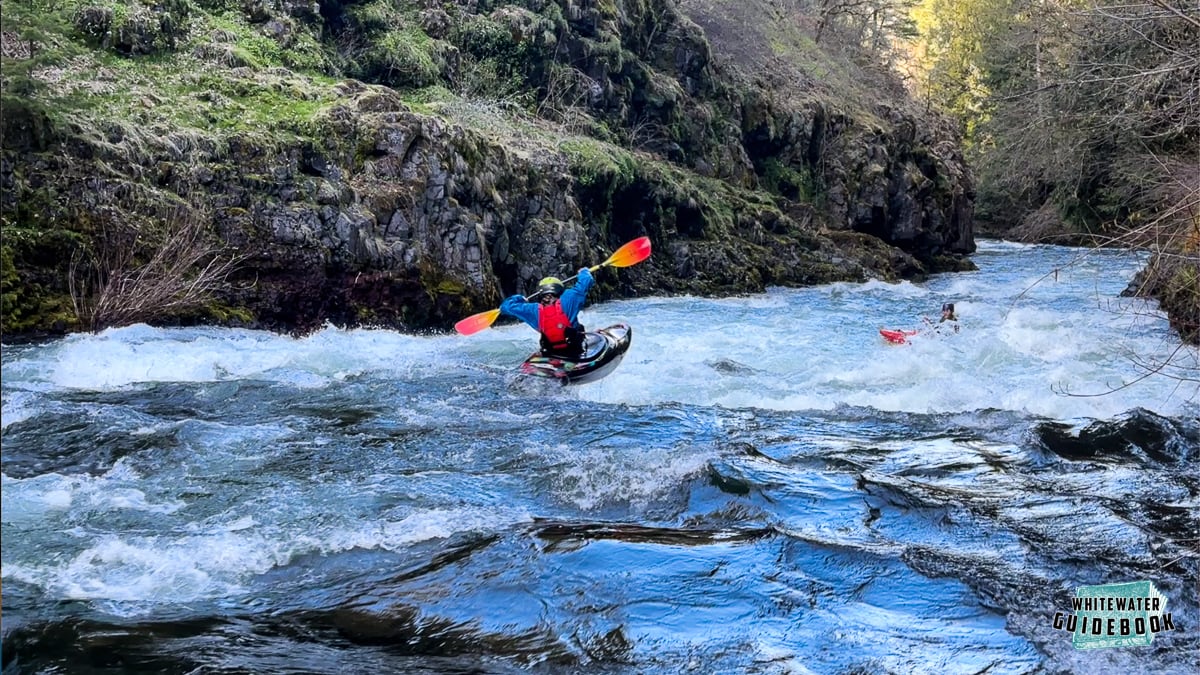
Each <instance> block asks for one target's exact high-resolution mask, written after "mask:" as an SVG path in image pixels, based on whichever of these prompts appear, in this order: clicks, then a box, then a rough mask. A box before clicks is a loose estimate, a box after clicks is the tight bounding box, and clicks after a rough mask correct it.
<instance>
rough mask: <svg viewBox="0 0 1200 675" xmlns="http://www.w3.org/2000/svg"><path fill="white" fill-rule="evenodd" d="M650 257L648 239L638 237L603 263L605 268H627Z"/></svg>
mask: <svg viewBox="0 0 1200 675" xmlns="http://www.w3.org/2000/svg"><path fill="white" fill-rule="evenodd" d="M649 257H650V237H638V238H637V239H634V240H633V241H631V242H629V243H628V244H625V245H624V246H622V247H621V248H619V249H617V251H616V253H613V254H612V255H611V256H609V257H608V260H605V261H604V265H605V266H606V267H629V266H630V265H636V264H638V263H640V262H642V261H643V260H645V259H646V258H649Z"/></svg>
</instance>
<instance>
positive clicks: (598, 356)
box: [521, 323, 633, 384]
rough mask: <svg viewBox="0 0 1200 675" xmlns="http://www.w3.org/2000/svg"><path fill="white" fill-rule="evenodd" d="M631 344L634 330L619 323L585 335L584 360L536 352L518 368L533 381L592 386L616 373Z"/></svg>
mask: <svg viewBox="0 0 1200 675" xmlns="http://www.w3.org/2000/svg"><path fill="white" fill-rule="evenodd" d="M631 340H633V329H632V328H630V327H629V326H628V325H627V324H623V323H618V324H616V325H613V326H609V327H608V328H601V329H600V330H598V331H596V332H594V333H592V332H589V333H585V334H584V346H583V356H581V357H580V358H579V359H567V358H563V357H561V356H543V355H542V353H541V352H540V351H539V352H535V353H534V354H533V355H532V356H530V357H529V358H527V359H525V363H522V364H521V372H522V373H524V374H526V375H533V376H534V377H547V378H554V379H557V380H559V381H560V382H562V383H563V384H584V383H585V382H595V381H596V380H599V379H600V378H602V377H604V376H605V375H608V374H609V373H611V372H612V371H613V370H615V369H616V367H617V366H618V365H620V363H621V359H623V358H625V352H626V351H627V350H628V349H629V343H630V341H631Z"/></svg>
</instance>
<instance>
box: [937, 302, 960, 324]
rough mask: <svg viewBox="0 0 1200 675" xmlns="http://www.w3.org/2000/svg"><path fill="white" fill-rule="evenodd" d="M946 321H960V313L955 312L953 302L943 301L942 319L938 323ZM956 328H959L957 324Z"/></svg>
mask: <svg viewBox="0 0 1200 675" xmlns="http://www.w3.org/2000/svg"><path fill="white" fill-rule="evenodd" d="M946 321H958V315H957V314H955V313H954V303H953V302H945V303H942V320H941V321H939V322H938V323H944V322H946ZM955 330H958V328H957V326H956V327H955Z"/></svg>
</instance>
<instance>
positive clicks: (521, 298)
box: [504, 293, 525, 302]
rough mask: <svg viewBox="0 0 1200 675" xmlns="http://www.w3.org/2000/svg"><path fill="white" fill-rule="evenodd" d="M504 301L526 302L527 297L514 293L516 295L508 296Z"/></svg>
mask: <svg viewBox="0 0 1200 675" xmlns="http://www.w3.org/2000/svg"><path fill="white" fill-rule="evenodd" d="M504 301H505V302H525V296H523V295H521V294H520V293H514V294H512V295H510V296H508V297H507V298H506V299H505V300H504Z"/></svg>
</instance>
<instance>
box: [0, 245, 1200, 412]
mask: <svg viewBox="0 0 1200 675" xmlns="http://www.w3.org/2000/svg"><path fill="white" fill-rule="evenodd" d="M981 248H982V250H981V252H980V253H979V254H978V255H977V256H976V260H977V262H978V264H979V265H980V267H981V270H980V271H979V272H973V273H964V274H955V275H943V276H940V277H938V278H936V279H934V280H932V281H930V282H928V283H925V284H912V283H908V282H904V283H899V284H887V283H882V282H875V281H873V282H869V283H866V284H834V285H830V286H823V287H818V288H809V289H798V290H794V289H773V290H771V291H769V292H767V293H765V294H761V295H755V296H749V297H741V298H727V299H717V300H712V299H703V298H694V297H675V298H650V299H645V300H625V301H618V302H609V303H604V304H601V305H597V306H592V307H589V308H587V309H585V311H584V313H583V314H582V316H581V318H582V320H583V321H584V322H585V323H586V324H587V325H588V326H589V327H592V328H599V327H602V326H605V325H609V324H611V323H615V322H618V321H624V322H627V323H630V324H631V325H633V327H634V340H633V347H632V348H631V349H630V352H629V354H628V355H627V357H626V359H625V361H624V363H623V364H622V365H621V367H620V368H619V369H618V370H617V371H616V373H615V374H614V375H613V376H611V377H609V378H607V379H606V380H603V381H601V382H599V383H595V384H591V385H587V386H583V387H577V388H573V389H569V390H567V391H566V395H568V396H576V397H579V398H581V399H584V400H591V401H597V402H604V403H626V404H632V405H647V404H664V403H672V402H674V403H686V404H695V405H701V406H709V405H716V406H723V407H729V408H739V407H756V408H769V409H778V410H808V409H815V410H824V409H830V408H833V407H835V406H839V405H854V406H865V407H871V408H875V409H878V410H883V411H905V412H968V411H974V410H983V409H1000V410H1012V411H1019V412H1027V413H1031V414H1035V415H1040V416H1045V417H1050V418H1056V419H1064V420H1065V419H1075V418H1107V417H1111V416H1113V415H1116V414H1120V413H1122V412H1124V411H1127V410H1130V409H1132V408H1136V407H1142V408H1147V409H1149V410H1152V411H1155V412H1158V413H1160V414H1163V415H1179V414H1186V413H1188V412H1189V411H1190V412H1194V411H1195V404H1196V400H1197V398H1198V396H1197V393H1198V387H1200V385H1198V384H1197V382H1196V381H1195V377H1196V369H1197V368H1198V366H1200V362H1198V360H1197V354H1196V349H1195V348H1193V347H1187V346H1182V347H1181V345H1180V344H1179V341H1178V338H1177V336H1175V335H1174V334H1173V333H1171V332H1170V331H1169V329H1168V326H1167V321H1166V319H1165V317H1164V316H1163V314H1162V313H1161V312H1160V311H1158V309H1157V306H1156V303H1154V302H1152V301H1146V300H1142V299H1133V298H1121V297H1119V293H1120V291H1121V290H1122V289H1124V288H1125V286H1126V284H1127V283H1128V280H1129V279H1130V278H1131V277H1132V275H1133V273H1134V272H1135V271H1136V268H1137V265H1138V260H1137V259H1136V258H1135V256H1133V255H1130V254H1125V253H1122V252H1114V251H1101V252H1091V253H1087V254H1085V253H1083V252H1080V251H1076V250H1072V249H1063V248H1057V247H1033V246H1023V245H1017V244H1003V243H985V244H984V245H983V246H982V247H981ZM1023 256H1029V257H1033V258H1036V259H1038V260H1039V261H1041V262H1042V264H1041V265H1037V266H1034V268H1033V269H1030V268H1029V267H1028V266H1021V265H1020V264H1018V262H1017V261H1016V260H1015V259H1014V258H1015V257H1023ZM943 302H954V303H955V304H956V307H957V311H958V314H959V316H960V318H961V323H962V327H963V328H962V332H961V333H959V334H957V335H951V336H946V337H939V336H922V337H918V338H916V339H914V340H913V341H912V343H911V344H909V345H903V346H896V345H889V344H887V343H885V342H884V341H883V340H882V339H881V338H880V336H879V334H878V332H877V329H878V328H885V327H887V328H920V327H921V326H922V321H921V317H922V316H926V317H930V318H934V319H936V317H937V313H938V310H939V308H940V306H941V304H942V303H943ZM534 338H535V336H534V334H533V332H532V331H530V330H529V329H528V328H527V327H526V326H524V325H523V324H508V325H501V326H498V327H496V328H493V329H492V330H489V331H486V332H484V333H482V334H478V335H475V336H471V337H462V336H449V335H440V336H424V337H422V336H408V335H400V334H397V333H395V332H392V331H387V330H370V329H358V330H341V329H337V328H332V327H331V328H327V329H325V330H322V331H319V332H317V333H315V334H313V335H311V336H308V337H305V338H301V339H295V338H291V337H287V336H282V335H274V334H269V333H262V332H255V331H246V330H226V329H184V330H159V329H154V328H149V327H146V326H132V327H128V328H121V329H114V330H107V331H104V332H102V333H100V334H98V335H74V336H71V337H69V338H66V339H64V340H61V341H59V342H57V343H54V344H51V345H45V346H40V347H37V348H35V349H28V348H23V349H22V350H21V351H20V355H19V356H18V357H17V358H16V359H6V360H5V362H4V366H3V377H4V380H5V384H6V385H7V386H8V387H10V389H8V390H7V391H6V395H5V398H4V408H3V424H4V425H8V424H11V423H13V422H15V421H20V420H22V419H26V418H27V417H28V416H29V415H31V414H33V413H34V412H35V411H36V409H37V407H38V405H39V397H38V396H37V395H36V392H39V391H50V390H54V389H60V388H69V389H70V388H73V389H83V390H110V389H115V388H120V387H125V386H129V385H134V384H138V383H148V382H213V381H223V380H230V381H234V380H243V379H253V380H267V381H272V382H279V383H281V384H286V385H289V386H294V387H309V388H325V387H336V386H339V383H340V382H343V381H345V380H346V379H347V378H348V377H354V376H357V375H362V374H366V373H370V374H374V375H380V376H386V377H391V378H395V379H397V380H399V381H410V382H411V381H416V380H424V379H426V378H434V379H436V378H439V377H452V376H454V375H455V374H456V373H458V372H459V371H460V370H461V369H464V368H466V369H478V368H483V369H486V370H496V371H501V370H503V369H506V368H509V367H512V366H515V364H516V363H518V362H519V361H520V360H521V359H522V358H523V357H524V356H526V355H527V354H528V352H529V351H530V350H531V349H532V347H533V345H534V343H535V339H534ZM1164 363H1165V364H1167V366H1166V368H1165V369H1164V371H1163V374H1158V375H1150V376H1149V377H1146V378H1145V379H1142V378H1143V376H1145V375H1147V372H1148V370H1149V369H1150V368H1152V367H1154V366H1157V365H1159V364H1164ZM1180 376H1182V377H1184V378H1188V377H1190V378H1191V379H1192V381H1190V382H1189V381H1186V380H1184V381H1181V380H1180ZM1139 380H1140V381H1139Z"/></svg>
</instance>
